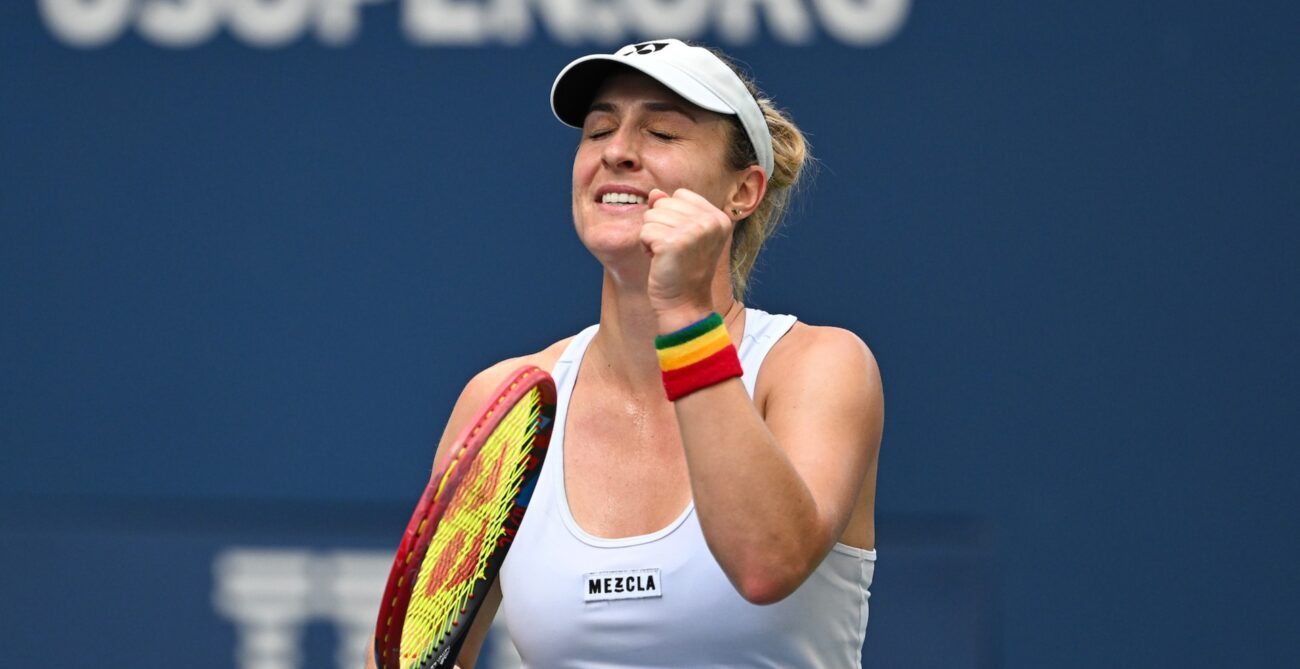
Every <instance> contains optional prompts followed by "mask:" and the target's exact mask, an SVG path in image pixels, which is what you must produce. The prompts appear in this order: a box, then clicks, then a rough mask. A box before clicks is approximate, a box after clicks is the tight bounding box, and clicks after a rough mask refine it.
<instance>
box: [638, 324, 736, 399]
mask: <svg viewBox="0 0 1300 669" xmlns="http://www.w3.org/2000/svg"><path fill="white" fill-rule="evenodd" d="M655 350H656V352H657V353H658V354H659V369H661V370H663V375H664V390H666V391H667V392H668V400H669V401H674V400H676V399H677V398H679V397H684V396H686V395H689V394H691V393H693V392H695V391H697V390H699V389H701V388H708V387H709V386H711V385H714V384H716V383H721V382H723V381H726V380H727V379H731V378H735V377H737V376H740V375H742V374H743V373H744V370H742V369H741V368H740V356H738V355H737V354H736V347H735V346H732V345H731V337H730V336H729V335H728V334H727V327H726V325H724V324H723V322H722V316H719V315H718V313H717V312H716V311H715V312H713V313H712V314H709V315H708V316H707V317H705V318H704V319H702V320H699V321H696V322H695V323H692V324H690V325H688V326H686V327H684V328H682V329H680V330H678V331H676V332H673V333H670V334H666V335H660V336H658V337H655Z"/></svg>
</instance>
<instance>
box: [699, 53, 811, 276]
mask: <svg viewBox="0 0 1300 669" xmlns="http://www.w3.org/2000/svg"><path fill="white" fill-rule="evenodd" d="M706 48H707V47H706ZM709 51H712V52H713V54H714V55H715V56H717V57H718V59H719V60H721V61H722V62H724V63H726V64H727V66H728V67H730V68H731V69H732V71H733V72H735V73H736V76H738V77H740V80H741V81H742V82H744V84H745V88H747V89H749V92H750V94H751V95H753V96H754V99H755V100H756V101H757V102H758V108H759V109H761V110H762V112H763V118H764V120H766V121H767V129H768V132H770V133H771V134H772V173H771V174H769V175H768V176H767V193H766V194H765V195H764V196H763V200H762V201H761V202H759V204H758V208H757V209H755V210H754V213H752V214H750V215H749V216H748V217H747V218H744V219H742V220H740V221H737V222H736V227H735V229H734V230H733V231H732V233H731V259H730V267H731V286H732V292H733V293H734V294H735V296H736V299H738V300H739V299H743V298H744V297H745V291H746V289H748V288H749V277H750V275H751V274H752V273H753V271H754V263H755V262H757V261H758V254H759V252H760V251H762V250H763V244H764V243H765V242H767V240H768V239H769V238H771V237H772V234H773V233H775V232H776V229H777V227H779V226H780V224H781V220H782V219H783V218H784V217H785V214H786V211H787V209H788V207H789V205H790V199H791V196H792V195H794V193H795V191H796V189H797V187H798V185H799V177H800V176H801V175H802V174H803V172H804V168H805V167H806V166H807V165H808V164H809V162H810V161H811V160H812V153H811V151H810V149H809V146H808V140H807V139H806V138H805V137H804V135H803V132H802V131H800V130H799V126H797V125H795V124H794V121H793V120H791V119H790V117H789V116H787V115H786V113H785V112H783V111H782V110H781V109H780V108H778V107H777V106H776V104H775V103H773V102H772V100H771V99H770V98H768V97H766V96H764V95H763V92H762V91H760V90H759V89H758V86H756V85H755V84H754V81H753V80H752V79H751V78H750V77H749V76H748V75H746V74H745V72H744V71H743V70H742V69H741V68H740V67H739V66H738V65H737V64H736V62H735V61H733V60H732V59H731V58H730V57H728V56H727V55H726V54H723V53H721V52H719V51H718V50H716V49H712V48H709ZM730 119H731V142H730V146H729V147H728V150H727V163H728V166H729V167H730V168H731V169H733V170H743V169H745V168H746V167H749V166H750V165H757V164H758V155H757V154H756V153H755V152H754V145H753V144H751V143H750V141H749V135H747V134H746V133H745V128H744V126H742V125H741V124H740V119H739V118H737V117H735V116H732V117H730Z"/></svg>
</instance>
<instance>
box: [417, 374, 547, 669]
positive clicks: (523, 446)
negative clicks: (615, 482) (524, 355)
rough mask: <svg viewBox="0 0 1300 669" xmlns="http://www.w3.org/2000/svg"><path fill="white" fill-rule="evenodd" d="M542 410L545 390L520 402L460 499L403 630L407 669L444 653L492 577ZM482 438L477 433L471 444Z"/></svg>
mask: <svg viewBox="0 0 1300 669" xmlns="http://www.w3.org/2000/svg"><path fill="white" fill-rule="evenodd" d="M500 401H501V400H498V402H500ZM541 407H542V403H541V392H540V391H539V390H538V389H537V388H533V389H531V390H529V391H528V392H527V393H526V394H525V395H524V396H523V397H522V398H520V400H519V401H518V402H516V403H515V405H514V406H513V407H511V408H510V409H509V411H508V413H507V414H506V417H505V418H503V419H502V420H501V422H500V423H499V424H498V425H497V428H496V429H495V430H493V432H492V434H491V435H489V436H488V437H487V439H486V441H485V443H484V444H483V447H482V449H481V450H480V451H479V454H478V457H476V458H474V459H473V461H472V462H471V463H470V465H469V471H467V472H465V476H464V478H463V479H462V480H461V483H460V486H459V487H458V488H457V489H456V490H455V492H454V493H453V496H452V499H451V502H450V503H449V504H448V506H447V511H446V514H445V515H444V516H443V518H442V519H441V521H439V523H438V528H437V530H436V531H435V532H434V535H433V537H432V538H431V539H430V542H429V549H428V552H426V553H425V556H426V557H425V560H424V562H423V563H422V564H421V565H420V571H419V576H418V577H417V579H416V583H415V587H414V588H413V589H412V592H411V602H410V605H409V608H408V609H407V612H406V623H405V625H404V626H403V628H402V641H401V662H402V666H403V667H419V666H422V665H423V664H424V663H425V662H426V661H427V660H428V659H429V657H430V656H432V655H433V653H434V652H435V651H436V650H438V649H439V648H441V647H442V645H443V643H444V642H445V641H446V640H447V638H448V637H449V636H450V635H451V633H452V632H453V631H454V629H455V627H456V625H457V624H458V618H459V617H460V614H461V612H462V610H464V609H465V608H466V605H467V603H468V601H469V598H470V597H471V595H472V591H473V589H474V584H475V581H477V580H478V579H480V578H484V577H485V575H486V569H487V562H488V559H489V558H490V557H491V556H492V553H493V552H494V551H495V550H496V547H497V540H498V539H499V538H500V537H501V536H502V534H503V533H504V530H503V526H504V525H505V523H506V518H507V517H508V516H509V515H510V512H511V510H512V509H513V507H514V500H515V497H516V495H518V494H519V490H520V487H521V485H522V482H523V478H524V476H523V475H524V471H525V469H526V468H527V465H528V462H529V458H530V455H531V451H532V445H533V438H534V436H535V435H536V433H537V430H538V424H539V415H540V412H541ZM487 418H491V414H490V413H489V414H488V416H487ZM477 435H478V431H477V429H476V430H475V432H474V433H472V434H471V439H473V438H476V437H477ZM462 466H463V465H462Z"/></svg>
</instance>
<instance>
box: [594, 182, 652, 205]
mask: <svg viewBox="0 0 1300 669" xmlns="http://www.w3.org/2000/svg"><path fill="white" fill-rule="evenodd" d="M595 199H596V202H598V203H600V204H602V205H607V206H610V207H614V208H632V207H637V206H644V205H645V203H646V201H647V200H648V199H649V193H647V192H645V191H643V190H640V189H638V188H633V187H631V186H602V187H601V188H600V189H599V190H597V191H596V198H595Z"/></svg>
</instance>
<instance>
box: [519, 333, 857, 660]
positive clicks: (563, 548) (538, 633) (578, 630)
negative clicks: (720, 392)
mask: <svg viewBox="0 0 1300 669" xmlns="http://www.w3.org/2000/svg"><path fill="white" fill-rule="evenodd" d="M794 322H795V318H794V317H793V316H784V315H772V314H768V313H765V312H762V311H759V310H756V309H747V310H746V318H745V335H744V338H743V339H742V341H741V344H740V351H739V352H740V360H741V365H742V367H743V368H744V370H745V374H744V378H743V381H744V384H745V389H746V390H747V391H749V395H750V397H753V396H754V382H755V380H756V379H757V378H758V370H759V367H760V366H761V365H762V363H763V358H765V357H766V356H767V353H768V351H770V350H771V349H772V346H773V345H774V344H776V342H777V340H778V339H780V338H781V337H782V336H783V335H785V333H786V332H787V331H789V329H790V327H791V326H792V325H794ZM597 327H598V326H596V325H593V326H591V327H589V328H587V329H586V330H583V331H582V332H581V333H580V334H579V335H578V336H577V337H575V338H574V340H573V341H572V342H571V343H570V344H569V346H568V348H567V349H566V350H565V352H564V354H563V355H562V356H561V357H560V360H559V361H558V362H557V363H556V365H555V370H554V373H553V376H554V377H555V383H556V387H557V388H558V391H559V392H558V401H559V406H558V407H557V414H556V422H555V432H554V434H553V435H552V439H551V452H550V453H549V455H548V456H547V460H546V465H545V467H543V469H542V474H541V477H540V479H539V480H538V484H537V490H536V491H535V492H534V494H533V498H532V503H531V505H530V507H529V509H528V515H527V516H526V517H525V520H524V523H523V526H522V527H521V528H520V531H519V534H518V535H517V536H516V538H515V542H514V546H512V547H511V549H510V553H509V554H508V555H507V556H506V560H505V563H504V564H503V565H502V568H501V588H502V593H503V599H502V604H501V613H502V614H503V616H504V622H505V624H506V627H507V629H508V630H509V632H510V637H511V639H512V640H513V641H514V643H515V647H516V648H518V650H519V655H520V657H521V658H522V660H523V666H524V667H528V668H530V669H565V668H572V669H614V668H619V669H632V668H636V669H651V668H662V669H688V668H695V667H771V668H773V669H776V668H781V669H793V668H802V667H807V668H822V667H824V668H826V669H844V668H845V667H861V666H862V665H861V649H862V641H863V637H864V635H865V634H866V627H867V598H868V596H869V592H868V588H869V587H870V585H871V577H872V574H873V572H874V569H875V559H876V552H875V551H874V550H863V549H861V548H854V547H851V546H846V545H844V544H838V543H837V544H835V547H834V548H833V549H832V550H831V552H830V553H829V554H828V555H827V556H826V559H825V560H823V561H822V563H821V564H820V565H819V566H818V567H817V569H816V571H814V572H813V573H812V575H811V576H809V577H808V580H807V581H805V582H804V584H803V585H802V586H800V587H799V589H798V590H796V591H795V592H794V593H793V594H791V595H790V596H789V597H787V598H785V599H783V600H781V601H780V602H777V603H776V604H771V605H767V606H758V605H755V604H750V603H749V602H747V601H745V600H744V598H742V597H741V596H740V595H739V594H738V593H737V592H736V590H735V588H734V587H733V586H732V585H731V582H730V581H728V580H727V577H726V575H725V574H723V572H722V568H721V567H719V566H718V563H717V561H716V560H715V559H714V557H713V554H712V553H710V552H709V549H708V547H707V546H706V545H705V543H704V535H703V533H702V532H701V531H700V524H699V520H698V519H697V518H696V516H695V505H694V504H693V503H692V504H688V505H687V507H686V509H685V510H684V511H683V512H682V514H681V515H680V516H679V517H678V518H677V519H676V520H674V521H673V522H672V523H671V524H669V525H668V526H667V527H665V528H663V529H661V530H659V531H657V532H654V533H652V534H645V535H641V536H635V537H624V538H621V539H602V538H600V537H594V536H592V535H590V534H588V533H586V532H584V531H583V529H582V528H581V527H579V526H578V523H577V522H576V521H575V520H574V518H573V515H572V514H571V513H570V512H569V503H568V499H567V498H566V496H565V491H564V426H565V419H566V417H567V415H568V404H569V397H570V396H571V395H572V393H573V385H574V381H575V379H576V378H577V376H578V367H579V365H580V364H581V362H582V357H583V354H584V352H585V351H586V350H587V346H588V344H590V343H591V339H592V337H593V336H594V335H595V334H596V329H597Z"/></svg>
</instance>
